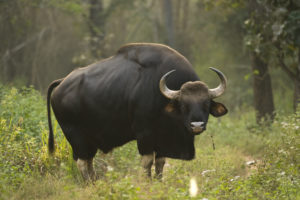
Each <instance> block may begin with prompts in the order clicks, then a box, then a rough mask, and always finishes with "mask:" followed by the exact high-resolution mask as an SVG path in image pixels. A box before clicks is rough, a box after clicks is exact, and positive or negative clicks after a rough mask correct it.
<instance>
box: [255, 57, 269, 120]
mask: <svg viewBox="0 0 300 200" xmlns="http://www.w3.org/2000/svg"><path fill="white" fill-rule="evenodd" d="M251 61H252V71H253V76H254V79H253V93H254V108H255V110H256V122H257V123H258V124H260V123H261V122H262V120H266V122H269V123H270V122H272V120H273V119H274V102H273V93H272V84H271V77H270V74H269V71H268V65H267V64H266V63H265V62H264V61H263V60H262V59H261V58H259V56H258V55H257V54H256V53H254V52H252V55H251Z"/></svg>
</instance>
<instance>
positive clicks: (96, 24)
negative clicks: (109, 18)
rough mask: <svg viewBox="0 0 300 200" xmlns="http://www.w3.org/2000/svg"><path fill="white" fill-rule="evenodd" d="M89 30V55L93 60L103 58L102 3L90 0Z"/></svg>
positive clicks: (98, 0)
mask: <svg viewBox="0 0 300 200" xmlns="http://www.w3.org/2000/svg"><path fill="white" fill-rule="evenodd" d="M89 12H90V15H89V29H90V34H91V39H90V44H91V53H92V55H93V57H94V58H99V57H104V55H103V54H104V52H103V51H102V49H103V48H102V47H103V40H104V37H105V27H104V26H105V19H104V14H103V1H102V0H90V11H89Z"/></svg>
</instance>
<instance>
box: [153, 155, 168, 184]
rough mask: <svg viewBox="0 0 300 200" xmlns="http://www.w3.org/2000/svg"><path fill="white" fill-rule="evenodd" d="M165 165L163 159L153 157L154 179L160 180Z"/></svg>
mask: <svg viewBox="0 0 300 200" xmlns="http://www.w3.org/2000/svg"><path fill="white" fill-rule="evenodd" d="M165 163H166V158H165V157H159V158H157V157H155V177H156V178H157V179H159V180H160V179H162V174H163V170H164V165H165Z"/></svg>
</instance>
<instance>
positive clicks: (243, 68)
mask: <svg viewBox="0 0 300 200" xmlns="http://www.w3.org/2000/svg"><path fill="white" fill-rule="evenodd" d="M131 42H155V43H163V44H166V45H169V46H171V47H172V48H174V49H176V50H177V51H179V52H180V53H181V54H183V55H184V56H185V57H186V58H187V59H188V60H189V61H190V62H191V63H192V64H193V67H194V69H195V70H196V72H197V74H198V75H199V77H200V78H201V80H203V81H204V82H206V83H207V84H208V85H209V86H210V87H215V86H217V84H218V83H219V82H218V81H219V80H218V79H217V78H216V77H215V74H214V73H212V72H210V70H208V68H209V67H216V68H218V69H220V70H221V71H222V72H224V74H225V75H226V76H227V78H228V86H227V90H226V94H225V95H223V97H221V100H220V101H222V102H223V103H224V104H225V105H226V106H227V107H228V108H229V111H230V112H229V117H227V118H225V119H224V120H223V121H222V120H221V121H212V123H211V124H214V125H216V124H220V123H222V124H224V126H225V127H227V128H228V127H231V128H233V127H234V125H236V126H237V127H238V128H236V130H235V131H233V130H232V129H231V130H230V132H232V133H231V134H233V135H231V136H232V137H229V136H228V138H230V139H228V138H227V139H228V141H227V140H224V137H227V135H228V134H229V133H228V132H229V130H227V129H226V128H225V129H221V127H219V126H218V127H219V129H216V130H214V129H213V130H214V131H216V132H218V133H219V135H218V136H217V135H216V136H215V137H216V141H218V140H219V141H220V144H219V146H220V149H219V151H220V152H222V150H224V149H223V148H225V149H226V151H225V152H227V153H228V155H227V154H226V155H227V156H229V155H232V154H235V153H236V151H238V152H240V151H242V152H244V153H243V156H241V159H245V156H244V154H247V156H246V158H247V159H248V158H249V156H251V158H252V157H256V158H257V159H259V160H264V159H263V158H262V157H263V156H262V155H263V154H264V153H265V152H271V150H270V148H271V149H272V148H273V147H274V145H273V146H272V145H271V147H270V148H266V149H268V150H265V149H264V147H265V146H268V145H269V143H270V141H272V142H271V143H272V144H275V143H276V142H278V141H277V140H274V137H273V136H276V138H277V137H278V138H281V137H279V135H281V134H284V136H286V135H285V134H287V135H288V134H296V135H293V136H291V138H293V139H291V141H292V142H291V141H289V140H288V139H287V140H286V141H285V142H289V144H287V143H285V142H283V143H282V146H281V147H282V148H283V147H287V146H289V147H290V146H291V143H293V145H296V147H299V130H300V129H299V126H297V123H298V122H299V114H297V112H296V111H297V107H299V106H297V105H298V104H299V99H300V2H299V0H215V1H213V0H144V1H139V0H0V84H1V87H0V101H1V106H0V114H1V115H0V116H1V130H0V133H1V134H0V135H1V137H0V138H2V139H0V141H2V144H1V152H5V151H8V149H9V148H10V147H11V145H13V146H15V147H16V149H11V150H12V152H11V154H9V153H6V154H3V155H2V157H1V159H2V161H3V162H4V164H2V167H3V168H5V169H7V170H8V171H5V170H4V171H3V173H2V175H3V176H2V179H0V180H1V181H2V182H3V184H8V185H10V184H11V185H12V187H8V188H9V189H8V188H6V187H4V186H3V187H2V191H4V190H7V191H15V190H16V188H18V187H19V186H20V185H22V184H25V183H24V180H25V177H28V176H31V177H32V173H33V172H34V173H35V175H36V173H38V174H39V175H41V176H44V175H45V171H44V170H45V169H46V171H47V172H49V173H50V174H54V171H55V170H57V169H60V170H62V171H63V172H61V173H63V174H64V175H66V174H67V175H66V176H67V177H68V175H70V174H71V175H72V177H73V178H74V177H77V176H76V175H74V174H76V173H77V172H76V170H75V169H74V166H73V165H74V164H72V162H69V161H68V160H69V157H68V155H69V154H70V153H69V151H70V149H69V147H68V146H67V144H65V143H64V141H65V140H64V139H63V137H60V136H59V137H60V139H59V140H58V141H61V143H59V142H58V145H62V146H59V147H60V148H59V149H60V150H61V151H58V152H59V153H58V154H57V155H56V156H57V157H56V158H57V159H58V160H59V161H57V162H55V164H56V165H55V166H53V165H51V164H49V163H50V161H49V160H47V159H46V157H47V156H46V151H45V150H43V148H44V147H45V146H44V145H45V144H43V141H44V140H43V137H45V134H46V125H45V122H46V114H45V110H46V106H45V102H44V99H45V97H44V96H45V93H46V90H47V87H48V85H49V83H50V82H51V81H53V80H55V79H59V78H62V77H65V76H66V75H67V74H68V73H70V72H71V71H72V70H73V69H76V68H78V67H84V66H87V65H89V64H91V63H93V62H95V61H98V60H101V59H103V58H107V57H109V56H112V55H113V54H114V53H115V52H116V51H117V50H118V48H119V47H120V46H122V45H124V44H126V43H131ZM24 86H25V87H24ZM16 88H17V89H16ZM34 103H36V104H34ZM31 104H33V105H35V106H33V105H31ZM31 106H33V107H31ZM43 106H44V107H43ZM43 109H44V110H43ZM298 109H299V108H298ZM39 113H41V114H43V115H39ZM295 113H296V114H295ZM282 121H284V122H285V123H286V124H284V125H282V124H281V122H282ZM272 122H274V123H273V124H272ZM41 124H42V125H41ZM239 124H240V126H239ZM298 125H299V124H298ZM273 128H277V129H276V130H275V131H274V130H273ZM281 128H287V130H288V133H287V132H286V131H287V130H286V129H284V130H282V131H280V129H281ZM57 129H58V130H57V131H56V132H57V133H56V134H57V135H61V132H60V130H59V128H57ZM20 130H21V132H18V131H20ZM226 131H227V132H226ZM241 132H242V133H243V134H241ZM253 132H254V133H255V134H254V135H255V136H253ZM290 132H292V133H290ZM12 133H13V134H12ZM234 133H236V134H241V135H240V137H236V136H235V135H234ZM7 134H9V135H10V134H12V135H13V137H12V138H10V139H7ZM18 134H23V135H22V136H18ZM248 134H249V135H248ZM272 134H275V135H272ZM276 134H278V135H276ZM16 135H17V136H16ZM24 135H28V136H30V138H31V139H33V140H34V141H35V142H33V144H34V145H36V146H34V145H33V146H32V147H31V148H33V149H35V148H36V152H35V151H34V152H35V153H36V154H39V156H38V155H35V154H34V153H33V152H31V150H28V155H27V154H26V155H23V154H22V155H23V156H25V157H26V156H27V157H28V156H29V157H30V156H31V157H32V159H34V160H35V162H34V163H36V164H37V165H38V166H39V167H41V166H43V167H44V168H43V170H41V169H40V168H39V169H36V168H35V167H34V166H31V164H29V163H27V161H26V159H25V161H24V157H22V156H17V158H19V159H20V160H18V159H16V161H12V162H8V160H9V159H10V158H9V155H10V156H16V154H17V153H20V152H24V151H23V150H22V147H21V146H22V145H23V146H24V147H23V148H25V147H26V148H27V146H26V145H29V144H31V143H30V142H29V143H28V138H27V136H26V137H25V136H24ZM242 136H244V137H245V138H247V137H248V139H249V141H246V140H245V141H244V139H241V137H242ZM56 137H57V136H56ZM253 137H254V138H253ZM261 137H262V138H261ZM258 138H260V139H258ZM44 139H45V138H44ZM29 141H31V140H29ZM205 141H206V142H208V143H209V144H208V145H210V142H211V140H210V138H209V137H208V136H207V138H206V139H205V136H204V138H203V142H200V143H199V144H198V147H199V148H200V146H199V145H200V144H206V143H205ZM224 141H225V142H224ZM243 141H244V143H243ZM257 141H261V143H259V142H258V143H257ZM22 142H25V143H22ZM44 142H45V141H44ZM239 142H240V143H239ZM251 142H254V143H255V142H256V144H255V145H254V144H253V143H252V145H253V146H251V145H250V146H249V147H241V146H242V144H244V145H249V143H251ZM40 143H42V144H40ZM276 144H277V143H276ZM64 145H65V146H64ZM228 145H233V146H234V145H236V147H234V148H233V149H230V150H228V149H227V148H228ZM285 145H286V146H285ZM297 145H298V146H297ZM29 146H30V145H29ZM275 146H276V145H275ZM250 147H252V149H251V148H250ZM276 147H277V146H276ZM281 147H280V148H281ZM28 148H29V147H28ZM126 148H128V149H127V150H128V151H133V150H132V148H133V147H132V144H131V146H130V145H129V146H128V147H126ZM126 148H125V150H126ZM235 148H237V149H235ZM278 148H279V147H278ZM37 149H39V150H37ZM249 149H251V150H249ZM283 149H284V148H283ZM123 151H124V149H123ZM201 151H202V150H201ZM203 151H204V150H203ZM290 151H294V150H293V149H292V150H290ZM295 151H296V150H295ZM298 151H299V150H297V153H298ZM133 152H135V153H136V151H133ZM246 152H247V153H246ZM63 153H66V155H67V156H65V157H64V156H63ZM202 153H203V152H202ZM205 153H206V154H205ZM211 153H212V152H208V153H207V152H204V154H205V155H206V156H208V155H210V154H211ZM290 153H291V152H290ZM293 153H295V152H292V153H291V154H293ZM129 154H130V153H128V154H126V155H122V153H119V154H118V153H116V155H114V156H115V157H113V158H114V160H113V161H114V162H112V160H107V161H106V162H107V163H108V164H107V165H109V164H111V165H113V166H114V164H116V162H117V163H118V164H120V163H119V162H120V161H119V159H121V160H123V161H124V159H122V158H121V157H122V156H123V157H125V158H127V157H128V156H130V155H129ZM133 154H134V153H133ZM271 154H272V153H271ZM271 154H270V155H271ZM134 155H135V154H134ZM267 155H269V154H267ZM272 155H273V154H272ZM288 155H290V154H288ZM293 155H294V154H293ZM35 156H36V157H35ZM43 156H45V158H44V157H43ZM225 157H226V156H225ZM242 157H243V158H242ZM205 158H206V157H205V156H204V159H205ZM256 158H253V159H256ZM43 159H44V160H43ZM207 159H208V160H209V159H210V157H209V158H207ZM247 159H246V160H247ZM268 159H269V160H270V159H271V158H270V157H267V159H266V160H268ZM272 159H273V157H272ZM274 159H275V158H274ZM37 160H38V161H37ZM116 160H117V161H116ZM228 160H229V163H230V162H231V161H232V162H234V163H235V164H234V166H235V167H236V168H234V169H232V171H230V172H229V173H228V169H227V168H224V169H223V168H222V169H220V172H221V173H216V174H215V176H213V177H214V178H216V179H218V180H219V182H218V181H215V182H214V183H215V185H219V186H218V187H217V186H216V188H218V189H216V190H212V191H219V193H218V195H221V194H222V195H225V197H226V195H229V196H230V195H232V194H233V193H232V188H231V189H230V190H229V189H228V188H226V187H225V186H224V185H223V186H224V187H225V189H224V187H223V188H219V187H221V186H222V184H225V183H226V184H227V182H226V181H227V179H221V178H220V176H221V175H222V176H221V177H223V175H224V173H228V174H230V175H231V176H233V177H235V175H237V174H236V169H240V165H241V163H240V161H239V162H236V161H235V160H234V161H233V160H232V157H228ZM135 161H136V163H138V161H137V160H135ZM285 161H286V162H288V163H290V161H287V160H285ZM7 162H8V163H7ZM28 162H29V161H28ZM52 162H53V161H52ZM174 162H175V161H174ZM196 162H197V161H196ZM207 162H208V161H207ZM219 162H221V161H220V160H219V158H218V157H217V158H216V160H215V161H214V163H215V165H216V166H215V168H217V166H218V164H220V163H219ZM222 162H223V161H222ZM280 162H281V161H280ZM293 162H294V164H295V166H296V167H295V169H294V168H293V170H296V172H295V171H293V170H292V171H293V173H296V175H295V174H294V175H293V176H295V177H296V178H294V180H298V181H299V158H297V159H295V160H294V161H293ZM5 163H6V164H5ZM20 163H21V164H20ZM26 163H27V164H26ZM61 163H65V165H67V167H64V166H63V167H62V166H61ZM126 164H128V166H131V164H129V163H126V162H124V163H123V165H124V166H125V165H126ZM202 164H203V163H202ZM27 165H28V167H29V168H28V170H27V169H25V168H24V169H23V167H24V166H27ZM229 165H230V164H229ZM128 166H127V167H128ZM173 166H176V162H175V163H173ZM204 166H205V165H204ZM13 167H16V169H14V168H13ZM115 167H116V166H115ZM260 167H262V168H263V169H265V166H260ZM260 167H258V168H259V169H260ZM280 167H282V166H279V168H278V170H279V171H280V170H281V168H280ZM20 168H21V169H20ZM124 168H125V167H124ZM9 169H10V170H9ZM190 169H192V171H193V170H196V169H194V168H192V167H190ZM268 169H269V168H268ZM14 170H15V171H14ZM74 170H75V172H74ZM203 170H204V168H203ZM222 170H223V171H222ZM270 170H271V171H272V170H274V169H273V168H272V169H270ZM37 171H38V172H37ZM70 171H71V172H70ZM120 171H121V172H122V173H126V172H128V171H126V170H124V171H122V169H121V170H120ZM169 171H171V170H169ZM217 171H218V170H217ZM234 171H235V172H234ZM238 171H239V170H238ZM29 172H30V173H29ZM264 172H265V171H264ZM272 172H273V171H272ZM11 173H14V174H19V175H20V177H21V178H20V177H19V178H16V177H14V178H12V179H9V178H8V179H7V177H8V176H9V175H11ZM278 173H281V172H278ZM285 173H286V176H287V177H289V176H288V173H287V172H285ZM174 174H175V172H174ZM242 174H243V175H244V178H245V179H244V180H245V181H249V179H248V175H247V176H246V175H245V174H247V173H246V172H245V171H243V173H242ZM0 175H1V173H0ZM260 175H261V174H260ZM22 176H24V177H23V178H22ZM121 176H122V175H120V177H119V178H120V179H121ZM0 177H1V176H0ZM5 177H6V178H5ZM54 177H55V176H54ZM196 177H197V176H196ZM226 177H227V176H226ZM231 178H232V177H231ZM231 178H230V177H228V180H231ZM270 178H271V180H274V179H276V177H272V176H270ZM273 178H274V179H273ZM297 178H298V179H297ZM50 179H51V180H52V179H53V177H52V178H50ZM77 179H78V177H77ZM77 179H76V180H77ZM120 179H118V178H116V183H117V182H120V183H123V182H122V181H120ZM55 180H56V179H55V178H54V182H55ZM122 180H123V179H122ZM187 180H188V178H187ZM255 180H256V179H255ZM52 181H53V180H52ZM77 181H78V180H77ZM172 181H173V179H167V182H169V183H171V182H172ZM220 181H221V182H220ZM222 181H224V182H222ZM33 182H34V181H33ZM78 182H79V183H81V182H80V181H78ZM125 182H126V183H127V182H128V180H124V183H125ZM172 183H173V182H172ZM289 183H293V184H292V185H296V188H298V189H299V187H298V186H299V182H297V184H298V185H297V184H295V183H294V182H289ZM56 184H57V185H59V184H63V183H56ZM101 184H102V182H101V181H100V182H98V186H99V187H100V186H101V187H102V186H103V185H101ZM138 184H140V183H138ZM156 184H158V185H155V184H154V186H151V187H158V188H159V187H162V185H160V184H161V183H156ZM180 184H181V183H177V185H176V186H178V185H179V186H178V187H179V188H180V187H182V188H186V185H185V183H182V185H180ZM240 184H241V185H243V184H242V183H240ZM244 184H245V185H247V184H248V182H245V183H244ZM264 184H265V183H264ZM112 185H113V183H112ZM220 185H221V186H220ZM245 185H244V186H245ZM23 186H24V185H23ZM147 186H148V187H149V185H147ZM172 186H174V188H175V187H176V186H175V185H172ZM226 186H228V185H226ZM235 186H236V187H237V185H235ZM235 186H232V187H235ZM273 186H274V185H272V187H273ZM57 187H59V186H57ZM74 187H75V188H77V185H76V186H74ZM120 187H124V188H126V189H128V187H129V186H128V187H127V185H126V184H125V185H121V186H120ZM145 187H146V186H145ZM207 187H208V185H206V183H203V184H202V190H203V191H204V190H205V191H206V189H207ZM209 187H212V188H213V186H211V185H209ZM272 187H271V186H270V188H269V189H270V191H271V189H272ZM274 187H275V186H274ZM278 187H279V186H278ZM21 188H22V187H21ZM24 188H25V189H24ZM26 188H27V186H26V184H25V186H24V187H23V189H21V190H22V191H23V193H22V192H21V193H16V194H17V195H29V193H30V192H28V190H29V191H30V189H28V188H27V189H26ZM245 188H247V187H246V186H245ZM106 189H107V190H110V191H111V188H110V189H108V188H106ZM164 189H165V190H166V188H164ZM227 189H228V191H227ZM235 189H236V188H235ZM66 190H67V191H69V190H72V188H71V189H70V188H67V189H66ZM140 190H142V191H143V189H139V191H140ZM153 190H154V189H153ZM239 190H240V189H239ZM296 190H297V189H296ZM64 191H65V190H64ZM220 191H222V192H223V193H222V192H220ZM224 191H225V192H224ZM266 191H268V190H267V189H266ZM275 191H276V190H275ZM293 191H294V190H293ZM134 192H137V191H136V190H134ZM177 192H178V191H177ZM290 192H291V191H287V193H284V192H282V191H281V190H280V192H279V193H278V194H284V195H285V194H290ZM146 193H147V192H146ZM3 194H5V193H3ZM6 194H7V193H6ZM51 194H52V193H51ZM113 194H114V193H113ZM141 194H142V195H141ZM147 194H148V193H147ZM152 194H153V193H152ZM165 194H169V193H168V192H167V193H165ZM176 194H181V193H180V191H179V193H176V192H175V193H174V195H176ZM235 194H236V193H235ZM278 194H277V193H276V194H273V196H272V195H271V196H272V197H274V198H275V199H276V198H277V197H279V196H280V195H279V196H278ZM126 195H128V194H127V193H126ZM130 195H133V196H134V195H136V193H134V194H133V193H132V194H131V193H130ZM143 195H145V194H144V193H143V192H138V194H137V196H138V197H139V198H142V197H144V196H143ZM160 195H164V194H160ZM205 195H208V196H210V195H211V197H212V198H216V195H217V194H216V193H209V192H208V193H204V196H203V197H206V196H205ZM236 195H240V194H238V193H237V194H236ZM256 195H257V196H258V197H259V198H258V199H261V198H260V196H259V195H258V194H256ZM276 195H277V196H276ZM79 196H80V195H79ZM200 196H201V195H200ZM257 196H256V197H257ZM0 197H1V195H0ZM8 197H9V195H8V196H3V198H8ZM17 197H20V196H17ZM17 197H15V198H17ZM110 197H111V198H116V199H117V197H116V196H113V195H112V196H110ZM131 197H132V196H131ZM134 197H135V196H134ZM160 197H161V196H159V195H158V197H157V198H160ZM168 197H172V195H171V196H168ZM230 197H231V199H233V197H232V196H230ZM238 197H240V196H238ZM254 197H255V195H254ZM263 197H266V196H263ZM267 197H268V195H267ZM296 197H299V196H297V194H296ZM34 198H37V197H36V196H34ZM52 198H53V199H54V198H56V196H55V195H54V197H52ZM174 198H175V196H174ZM183 198H185V196H183ZM145 199H146V198H145ZM237 199H238V198H237Z"/></svg>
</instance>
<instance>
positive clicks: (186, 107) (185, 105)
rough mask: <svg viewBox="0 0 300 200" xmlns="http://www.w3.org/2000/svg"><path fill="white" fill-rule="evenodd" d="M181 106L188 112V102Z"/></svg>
mask: <svg viewBox="0 0 300 200" xmlns="http://www.w3.org/2000/svg"><path fill="white" fill-rule="evenodd" d="M181 107H182V109H183V111H185V112H189V110H190V105H189V104H183V105H182V106H181Z"/></svg>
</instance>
